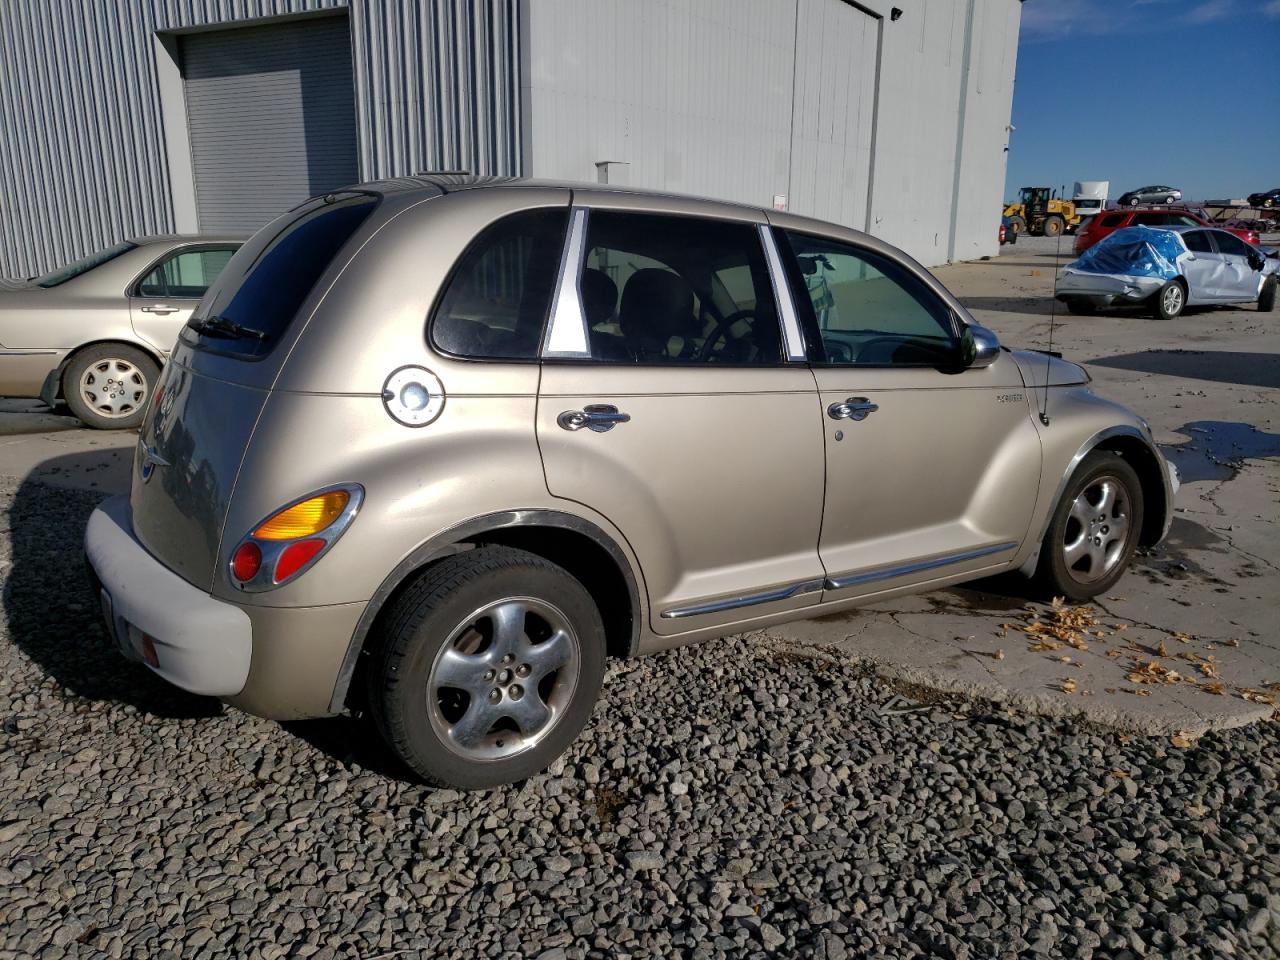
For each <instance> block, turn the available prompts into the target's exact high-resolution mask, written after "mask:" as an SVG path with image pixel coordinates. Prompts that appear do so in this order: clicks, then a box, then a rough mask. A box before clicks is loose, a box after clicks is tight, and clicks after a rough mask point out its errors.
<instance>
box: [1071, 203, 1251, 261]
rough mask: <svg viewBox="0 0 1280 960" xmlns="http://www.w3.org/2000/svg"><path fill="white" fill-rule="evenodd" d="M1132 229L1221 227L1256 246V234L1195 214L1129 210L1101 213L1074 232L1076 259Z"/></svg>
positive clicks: (1157, 209) (1178, 209)
mask: <svg viewBox="0 0 1280 960" xmlns="http://www.w3.org/2000/svg"><path fill="white" fill-rule="evenodd" d="M1135 225H1139V226H1144V227H1222V229H1223V230H1226V231H1227V232H1229V233H1234V234H1235V235H1236V236H1237V237H1239V238H1240V239H1241V240H1243V241H1244V242H1245V243H1252V244H1253V245H1254V246H1257V244H1258V232H1257V231H1256V230H1247V229H1245V228H1243V227H1227V226H1223V225H1222V224H1218V223H1210V222H1209V221H1208V220H1206V219H1205V218H1204V217H1202V216H1200V215H1199V214H1198V213H1192V212H1191V211H1190V210H1188V209H1187V208H1186V207H1129V208H1128V209H1125V210H1103V211H1102V212H1101V213H1099V214H1098V215H1097V216H1095V217H1093V218H1091V219H1090V220H1089V222H1088V223H1084V224H1081V226H1080V229H1079V230H1077V231H1076V245H1075V252H1076V256H1077V257H1078V256H1080V254H1082V253H1084V252H1085V251H1086V250H1088V249H1089V248H1090V247H1092V246H1093V245H1094V244H1095V243H1097V242H1098V241H1099V240H1101V239H1102V238H1103V237H1105V236H1106V235H1107V234H1109V233H1114V232H1115V231H1117V230H1120V229H1122V228H1123V227H1132V226H1135Z"/></svg>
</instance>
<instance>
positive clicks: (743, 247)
mask: <svg viewBox="0 0 1280 960" xmlns="http://www.w3.org/2000/svg"><path fill="white" fill-rule="evenodd" d="M580 289H581V292H582V305H583V310H584V312H585V314H586V321H587V329H588V336H589V343H590V349H591V356H592V359H594V360H597V361H602V362H606V363H632V364H672V363H718V364H731V365H737V364H774V363H780V362H781V358H782V347H781V335H780V332H779V327H778V315H777V309H776V307H775V305H774V299H773V287H772V285H771V284H770V282H769V274H768V269H767V267H766V265H765V259H764V253H763V250H762V248H761V246H760V236H759V233H758V231H757V229H756V227H755V226H754V225H752V224H748V223H732V222H727V221H720V220H703V219H699V218H695V217H678V216H667V215H658V214H642V213H622V212H615V211H608V210H604V211H599V210H598V211H593V212H592V213H591V215H590V217H589V219H588V221H587V239H586V256H585V258H584V262H583V271H582V277H581V286H580Z"/></svg>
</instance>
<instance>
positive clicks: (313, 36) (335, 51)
mask: <svg viewBox="0 0 1280 960" xmlns="http://www.w3.org/2000/svg"><path fill="white" fill-rule="evenodd" d="M182 64H183V74H184V79H185V84H184V85H185V91H186V100H187V124H188V128H189V131H190V137H191V160H192V168H193V170H194V174H195V188H196V204H197V209H198V211H199V222H200V230H201V231H202V232H204V233H239V232H251V231H253V230H256V229H258V227H260V226H262V225H263V224H264V223H266V222H267V221H268V220H270V219H271V218H272V217H274V216H276V215H277V214H279V213H282V212H284V211H285V210H288V209H289V208H290V207H292V206H295V205H296V204H298V203H301V202H302V201H303V200H305V199H307V198H308V197H311V196H315V195H316V194H322V193H326V192H328V191H330V190H334V189H337V188H338V187H343V186H347V185H349V184H352V183H355V182H356V181H358V180H359V172H358V166H357V162H356V117H355V94H354V90H353V86H352V78H351V39H350V35H349V33H348V28H347V18H346V17H345V16H331V17H307V18H303V19H298V20H292V21H286V22H282V23H273V24H268V25H266V26H260V27H240V28H236V29H232V30H217V31H210V32H201V33H191V34H186V35H184V36H183V37H182Z"/></svg>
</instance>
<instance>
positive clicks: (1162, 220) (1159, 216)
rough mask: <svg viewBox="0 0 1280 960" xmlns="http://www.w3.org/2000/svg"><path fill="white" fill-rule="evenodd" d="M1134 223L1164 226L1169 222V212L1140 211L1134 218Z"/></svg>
mask: <svg viewBox="0 0 1280 960" xmlns="http://www.w3.org/2000/svg"><path fill="white" fill-rule="evenodd" d="M1133 222H1134V223H1138V224H1142V226H1144V227H1163V226H1165V225H1166V224H1168V222H1169V215H1168V214H1167V213H1140V214H1138V215H1137V216H1136V217H1134V218H1133Z"/></svg>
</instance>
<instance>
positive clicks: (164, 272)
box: [138, 247, 236, 300]
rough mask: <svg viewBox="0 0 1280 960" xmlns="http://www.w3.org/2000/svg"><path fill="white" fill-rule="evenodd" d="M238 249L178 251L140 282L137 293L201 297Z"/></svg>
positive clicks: (142, 295) (159, 295)
mask: <svg viewBox="0 0 1280 960" xmlns="http://www.w3.org/2000/svg"><path fill="white" fill-rule="evenodd" d="M235 252H236V250H235V247H215V248H210V249H207V250H187V251H185V252H183V253H175V254H174V255H173V256H171V257H169V258H168V259H166V260H165V261H164V262H162V263H160V264H158V265H157V266H156V267H155V269H154V270H152V271H151V272H150V273H148V274H147V275H146V276H145V277H143V278H142V279H141V280H139V281H138V296H140V297H174V298H181V299H187V300H199V299H200V298H201V297H203V296H204V292H205V291H206V290H208V289H209V287H210V286H211V285H212V284H213V281H214V280H216V279H218V274H220V273H222V268H223V267H225V266H226V265H227V261H228V260H230V259H231V255H232V254H233V253H235Z"/></svg>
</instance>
